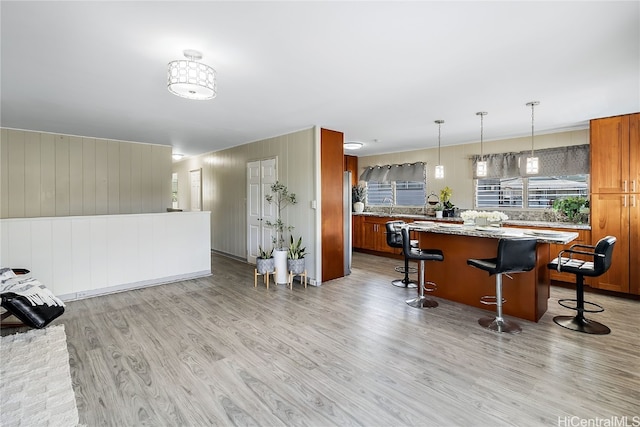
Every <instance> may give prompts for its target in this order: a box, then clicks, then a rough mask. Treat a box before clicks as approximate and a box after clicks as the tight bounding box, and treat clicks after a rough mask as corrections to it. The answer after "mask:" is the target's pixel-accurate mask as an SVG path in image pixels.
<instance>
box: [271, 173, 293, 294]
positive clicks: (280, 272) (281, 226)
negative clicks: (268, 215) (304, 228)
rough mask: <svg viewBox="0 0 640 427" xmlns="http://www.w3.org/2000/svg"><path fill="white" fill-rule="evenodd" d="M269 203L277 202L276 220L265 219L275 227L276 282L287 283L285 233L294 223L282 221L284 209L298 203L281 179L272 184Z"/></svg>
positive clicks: (291, 228)
mask: <svg viewBox="0 0 640 427" xmlns="http://www.w3.org/2000/svg"><path fill="white" fill-rule="evenodd" d="M265 199H266V200H267V202H268V203H275V204H276V221H275V222H271V221H265V225H266V226H267V227H273V228H274V230H275V233H276V234H275V236H273V245H274V247H275V250H274V255H273V257H274V259H275V265H276V283H287V247H286V246H285V237H284V233H285V232H286V231H289V232H290V231H291V230H293V228H294V227H293V226H292V225H286V224H285V223H284V222H283V221H282V211H283V210H284V209H285V208H286V207H287V206H289V205H295V204H296V203H298V201H297V199H296V195H295V193H290V192H289V190H288V189H287V186H286V185H284V184H282V183H280V182H279V181H276V182H274V183H273V184H271V194H268V195H266V196H265Z"/></svg>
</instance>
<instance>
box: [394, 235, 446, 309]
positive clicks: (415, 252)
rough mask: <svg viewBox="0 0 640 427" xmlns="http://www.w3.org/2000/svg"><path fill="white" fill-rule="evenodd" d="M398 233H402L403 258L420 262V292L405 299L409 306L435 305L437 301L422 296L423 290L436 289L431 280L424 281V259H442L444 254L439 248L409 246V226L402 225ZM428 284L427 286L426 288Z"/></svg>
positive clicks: (430, 306) (431, 306) (431, 290)
mask: <svg viewBox="0 0 640 427" xmlns="http://www.w3.org/2000/svg"><path fill="white" fill-rule="evenodd" d="M400 233H401V234H402V250H403V251H404V256H405V259H406V260H407V261H408V260H410V259H412V260H415V261H419V262H420V282H419V285H418V286H419V288H420V293H419V295H418V296H417V297H416V298H411V299H408V300H407V301H406V303H407V304H409V305H410V306H411V307H414V308H422V307H429V308H433V307H437V306H438V302H437V301H435V300H432V299H428V298H426V297H425V296H424V292H425V290H426V291H427V292H433V291H435V290H436V289H437V287H438V286H437V285H436V284H435V283H433V282H425V280H424V276H425V274H424V270H425V263H424V262H425V261H444V255H443V254H442V251H441V250H439V249H418V248H412V247H411V239H410V238H409V228H408V227H407V226H404V227H402V228H401V229H400ZM427 286H428V288H427Z"/></svg>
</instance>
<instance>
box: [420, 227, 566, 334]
mask: <svg viewBox="0 0 640 427" xmlns="http://www.w3.org/2000/svg"><path fill="white" fill-rule="evenodd" d="M410 229H411V231H412V233H413V236H414V237H413V238H417V239H418V241H419V247H420V248H425V249H426V248H432V249H440V250H441V251H442V252H443V253H444V262H432V263H428V266H427V267H426V275H425V280H428V281H433V282H435V283H436V284H437V285H438V287H437V289H436V290H435V291H434V292H430V293H429V294H430V295H433V296H435V297H440V298H444V299H447V300H451V301H456V302H460V303H463V304H467V305H471V306H474V307H479V308H483V309H488V307H487V306H486V305H484V304H482V303H480V298H481V297H482V296H485V295H495V277H493V276H489V275H488V274H487V273H486V272H484V271H481V270H479V269H477V268H472V267H470V266H468V265H467V259H469V258H492V257H495V256H496V254H497V251H498V240H499V239H500V238H508V237H522V236H530V237H535V238H536V239H537V240H538V244H537V246H536V267H535V268H534V269H533V270H532V271H529V272H524V273H517V274H513V275H512V277H513V280H511V279H509V278H508V277H505V278H504V281H503V298H504V299H505V300H506V301H505V304H504V306H503V311H504V313H505V314H506V315H508V316H513V317H518V318H521V319H526V320H530V321H533V322H537V321H538V320H540V318H541V317H542V315H543V314H544V313H545V312H546V311H547V300H548V299H549V286H550V279H549V270H548V269H547V264H548V263H549V261H550V259H552V258H555V257H556V256H557V254H551V253H550V250H549V245H550V244H551V243H560V244H567V243H569V242H571V241H573V240H574V239H576V238H577V237H578V233H575V232H571V231H567V232H558V231H552V230H540V229H523V228H507V227H498V228H496V227H474V226H466V225H465V226H463V225H461V224H450V223H434V222H424V223H423V222H419V221H418V222H414V223H412V224H411V225H410ZM489 309H491V308H489Z"/></svg>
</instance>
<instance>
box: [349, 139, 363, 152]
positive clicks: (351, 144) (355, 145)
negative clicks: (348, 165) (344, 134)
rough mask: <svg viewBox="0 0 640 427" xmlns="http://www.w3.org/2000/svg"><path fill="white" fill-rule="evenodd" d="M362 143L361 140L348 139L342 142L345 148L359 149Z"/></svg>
mask: <svg viewBox="0 0 640 427" xmlns="http://www.w3.org/2000/svg"><path fill="white" fill-rule="evenodd" d="M363 145H364V144H363V143H362V142H356V141H349V142H345V143H344V148H345V149H347V150H359V149H361V148H362V146H363Z"/></svg>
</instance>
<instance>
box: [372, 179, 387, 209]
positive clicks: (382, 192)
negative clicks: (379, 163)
mask: <svg viewBox="0 0 640 427" xmlns="http://www.w3.org/2000/svg"><path fill="white" fill-rule="evenodd" d="M392 200H393V189H392V188H391V183H390V182H377V181H369V182H367V205H369V206H380V205H385V204H389V203H390V201H392Z"/></svg>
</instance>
